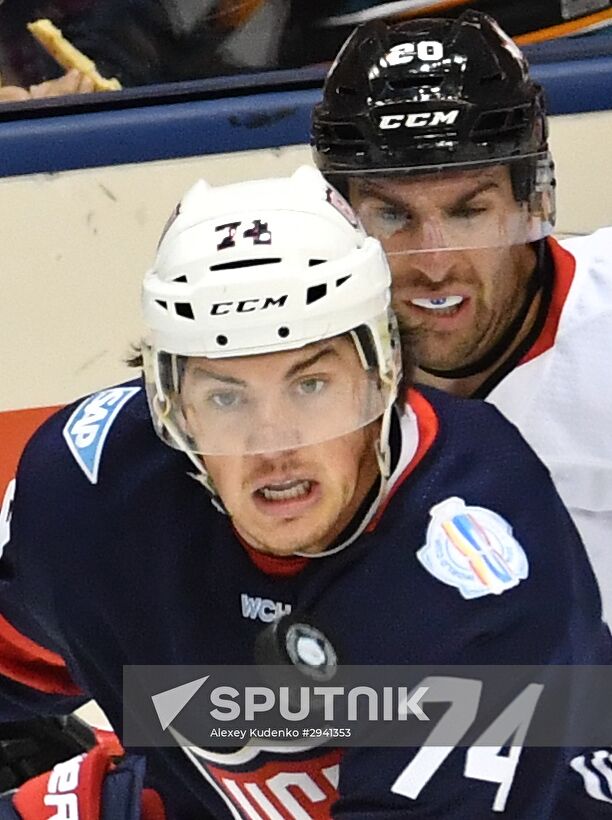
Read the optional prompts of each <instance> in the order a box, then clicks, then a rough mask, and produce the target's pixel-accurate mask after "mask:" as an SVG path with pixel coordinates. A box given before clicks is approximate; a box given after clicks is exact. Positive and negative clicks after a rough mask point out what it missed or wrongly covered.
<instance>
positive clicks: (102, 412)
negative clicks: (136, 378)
mask: <svg viewBox="0 0 612 820" xmlns="http://www.w3.org/2000/svg"><path fill="white" fill-rule="evenodd" d="M140 389H141V388H140V387H111V388H109V389H108V390H101V391H100V392H99V393H95V394H94V395H93V396H90V397H89V398H87V399H85V401H83V402H81V404H79V406H78V407H77V408H76V410H75V411H74V413H73V414H72V415H71V416H70V418H69V419H68V422H67V423H66V425H65V427H64V430H63V436H64V439H65V441H66V444H67V445H68V447H69V449H70V452H71V453H72V455H73V456H74V458H75V461H76V463H77V464H78V465H79V467H80V468H81V470H83V472H84V473H85V475H86V476H87V478H88V479H89V480H90V481H91V483H92V484H96V483H97V481H98V469H99V467H100V457H101V455H102V448H103V447H104V442H105V441H106V437H107V436H108V433H109V431H110V428H111V425H112V423H113V422H114V420H115V419H116V418H117V416H118V414H119V411H120V410H121V408H122V407H123V405H124V404H126V402H128V401H129V400H130V399H131V398H132V397H133V396H135V395H136V393H138V392H139V391H140Z"/></svg>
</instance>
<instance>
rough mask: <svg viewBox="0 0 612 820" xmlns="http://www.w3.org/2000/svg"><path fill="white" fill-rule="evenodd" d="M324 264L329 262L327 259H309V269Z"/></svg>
mask: <svg viewBox="0 0 612 820" xmlns="http://www.w3.org/2000/svg"><path fill="white" fill-rule="evenodd" d="M324 262H327V259H309V260H308V267H309V268H314V266H315V265H322V264H323V263H324Z"/></svg>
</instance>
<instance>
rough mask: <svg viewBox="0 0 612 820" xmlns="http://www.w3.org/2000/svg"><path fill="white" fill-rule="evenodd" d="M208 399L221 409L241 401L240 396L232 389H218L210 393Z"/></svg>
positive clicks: (226, 408)
mask: <svg viewBox="0 0 612 820" xmlns="http://www.w3.org/2000/svg"><path fill="white" fill-rule="evenodd" d="M208 401H209V402H210V403H211V404H213V405H214V406H215V407H217V408H219V409H221V410H228V409H231V408H235V407H238V406H239V405H240V404H242V403H243V399H242V396H240V394H239V393H237V392H236V391H234V390H219V391H217V392H215V393H211V394H210V395H209V397H208Z"/></svg>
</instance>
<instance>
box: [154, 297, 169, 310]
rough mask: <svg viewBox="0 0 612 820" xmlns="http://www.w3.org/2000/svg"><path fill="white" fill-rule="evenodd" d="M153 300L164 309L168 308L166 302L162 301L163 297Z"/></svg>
mask: <svg viewBox="0 0 612 820" xmlns="http://www.w3.org/2000/svg"><path fill="white" fill-rule="evenodd" d="M155 302H156V304H158V305H159V306H160V307H163V309H164V310H168V302H164V301H163V299H156V300H155Z"/></svg>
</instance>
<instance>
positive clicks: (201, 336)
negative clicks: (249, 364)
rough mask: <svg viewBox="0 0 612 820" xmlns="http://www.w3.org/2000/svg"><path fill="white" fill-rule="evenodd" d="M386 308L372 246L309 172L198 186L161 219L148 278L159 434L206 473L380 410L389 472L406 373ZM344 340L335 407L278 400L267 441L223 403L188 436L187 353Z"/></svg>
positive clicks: (384, 270) (151, 384)
mask: <svg viewBox="0 0 612 820" xmlns="http://www.w3.org/2000/svg"><path fill="white" fill-rule="evenodd" d="M389 304H390V274H389V268H388V265H387V261H386V258H385V255H384V253H383V251H382V248H381V246H380V244H379V242H378V241H377V240H375V239H373V238H371V237H368V236H366V234H365V233H364V231H363V228H362V227H361V225H360V224H359V222H358V220H357V218H356V217H355V215H354V213H353V211H352V210H351V208H350V206H349V205H348V204H347V203H346V201H345V200H344V199H343V198H342V197H341V196H340V194H338V193H337V192H336V191H335V190H334V189H333V188H332V187H330V185H329V184H328V183H327V182H326V181H325V180H324V178H323V177H322V176H321V174H320V173H319V172H318V171H316V170H315V169H313V168H309V167H306V166H304V167H302V168H300V169H298V171H296V172H295V173H294V174H293V176H291V177H289V178H277V179H266V180H256V181H249V182H242V183H237V184H233V185H226V186H222V187H218V188H213V187H211V186H209V185H208V184H207V183H206V182H204V181H202V180H200V181H199V182H197V183H196V184H195V185H194V186H193V188H191V190H189V191H188V192H187V194H186V195H185V196H184V197H183V199H182V200H181V202H180V203H179V205H178V206H177V208H176V210H175V212H174V214H173V216H172V217H171V219H170V220H169V222H168V224H167V226H166V228H165V230H164V233H163V235H162V238H161V241H160V244H159V247H158V252H157V257H156V259H155V263H154V266H153V268H152V269H151V270H150V271H149V272H148V273H147V274H146V276H145V280H144V285H143V312H144V320H145V324H146V326H147V329H148V338H147V340H146V342H145V344H144V346H143V357H144V364H145V379H146V385H147V394H148V399H149V405H150V409H151V413H152V417H153V421H154V424H155V428H156V430H157V432H158V433H159V435H160V436H161V437H162V439H163V440H164V441H165V442H166V443H168V444H170V445H171V446H174V447H177V448H179V449H182V450H184V451H185V452H186V453H187V454H188V455H189V457H190V458H191V459H192V461H194V463H196V464H197V465H198V466H199V468H200V469H202V470H203V469H204V468H203V464H202V460H201V458H200V457H201V456H206V455H211V454H246V453H257V452H266V451H267V450H274V451H279V450H283V449H289V448H293V447H296V446H305V445H308V444H314V443H318V442H321V441H325V440H329V439H331V438H335V437H338V436H340V435H344V434H346V433H348V432H351V431H352V430H354V429H358V428H359V427H362V426H365V425H366V424H368V423H370V422H372V421H374V420H375V419H377V418H382V430H381V445H380V453H379V456H380V458H381V462H382V468H383V472H384V471H385V470H386V469H387V462H388V455H387V449H388V448H387V439H388V425H389V417H390V412H391V408H392V405H393V402H394V400H395V398H396V394H397V387H398V384H399V379H400V376H401V357H400V346H399V339H398V334H397V328H396V324H395V319H394V316H393V314H392V313H391V311H390V307H389ZM343 335H348V336H347V337H348V338H350V339H352V341H353V343H354V344H355V347H356V349H357V353H358V355H359V361H360V362H361V365H362V370H363V378H361V377H360V384H359V385H356V384H355V380H354V379H353V380H352V381H351V380H350V379H348V377H347V379H346V383H344V384H342V383H339V384H337V385H336V386H335V393H331V394H330V397H331V398H332V399H333V403H332V404H328V405H327V406H326V405H325V404H323V405H321V404H319V405H316V404H314V403H313V404H312V405H311V409H314V412H310V414H309V415H308V414H303V413H302V410H301V408H300V410H298V411H296V412H295V413H294V412H293V411H291V410H290V411H289V412H287V407H284V408H280V407H279V414H278V415H279V434H278V437H277V438H276V439H275V440H274V442H273V445H270V444H269V439H267V440H266V443H264V442H263V440H262V441H260V440H259V439H258V436H257V434H256V431H255V432H254V431H253V430H250V431H249V432H248V434H247V430H246V429H245V428H246V427H249V425H245V421H244V417H242V416H240V414H234V413H224V414H222V413H220V412H218V414H217V415H216V416H215V415H214V413H216V412H217V411H220V410H223V409H224V407H225V405H224V407H222V408H220V407H219V404H216V405H215V406H214V407H213V408H212V410H211V414H210V415H209V416H207V417H206V423H205V424H204V425H201V427H203V429H204V433H202V430H200V433H199V435H198V436H197V437H196V436H195V435H192V432H193V431H192V430H190V428H189V423H188V422H187V420H186V416H185V412H184V406H183V397H182V390H183V386H184V385H183V382H184V378H185V373H186V372H187V371H188V368H189V361H190V359H194V358H195V359H199V360H202V359H208V360H218V359H227V358H230V359H231V358H236V357H246V356H256V355H262V354H273V353H277V352H281V351H287V350H296V349H298V348H302V347H304V346H306V345H310V344H314V343H317V342H321V341H322V340H326V339H332V338H334V337H339V336H343ZM215 398H217V396H216V395H215ZM207 401H208V400H205V401H203V402H202V406H203V407H204V405H207ZM343 402H344V404H343ZM247 403H248V404H249V405H250V406H253V405H254V402H252V401H249V402H247V401H243V402H242V404H244V405H246V404H247ZM210 404H211V402H210V401H208V405H210ZM208 405H207V406H208ZM349 405H350V412H349V411H347V410H346V407H347V406H349ZM334 408H335V409H334ZM342 408H344V411H343V412H340V410H342ZM213 411H214V412H213ZM204 412H205V409H204ZM251 421H253V420H251Z"/></svg>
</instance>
